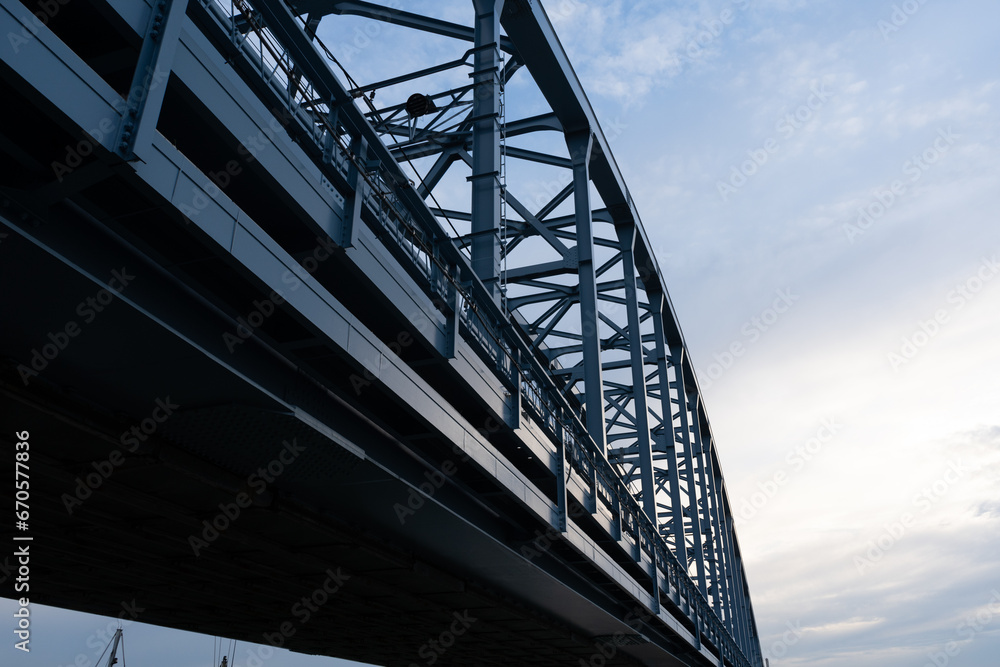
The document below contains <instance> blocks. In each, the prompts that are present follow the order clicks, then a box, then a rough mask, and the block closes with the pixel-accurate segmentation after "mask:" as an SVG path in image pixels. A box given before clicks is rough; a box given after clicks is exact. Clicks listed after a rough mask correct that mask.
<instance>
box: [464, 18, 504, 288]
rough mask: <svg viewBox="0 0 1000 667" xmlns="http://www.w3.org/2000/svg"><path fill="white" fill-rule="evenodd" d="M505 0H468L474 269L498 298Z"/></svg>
mask: <svg viewBox="0 0 1000 667" xmlns="http://www.w3.org/2000/svg"><path fill="white" fill-rule="evenodd" d="M503 2H504V0H472V4H473V6H474V7H475V10H476V26H475V31H476V49H475V50H476V54H475V61H474V71H473V72H472V78H473V81H474V89H473V102H472V121H473V125H472V176H471V177H470V179H469V180H470V181H471V182H472V270H473V271H474V272H475V274H476V275H477V276H478V277H479V279H480V280H481V281H482V282H483V285H485V286H486V289H487V290H488V291H489V292H490V294H491V295H492V296H493V298H494V299H499V297H500V283H499V280H500V196H501V193H500V76H501V72H500V11H501V9H502V8H503Z"/></svg>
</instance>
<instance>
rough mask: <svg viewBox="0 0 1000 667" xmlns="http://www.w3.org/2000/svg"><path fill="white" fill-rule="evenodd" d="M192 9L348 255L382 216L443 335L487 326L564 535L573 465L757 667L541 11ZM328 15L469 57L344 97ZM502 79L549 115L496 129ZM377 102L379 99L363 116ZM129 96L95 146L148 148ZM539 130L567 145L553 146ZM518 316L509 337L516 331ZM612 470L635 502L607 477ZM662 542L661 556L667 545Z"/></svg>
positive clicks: (636, 264) (715, 521)
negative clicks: (551, 446) (319, 169)
mask: <svg viewBox="0 0 1000 667" xmlns="http://www.w3.org/2000/svg"><path fill="white" fill-rule="evenodd" d="M187 5H188V3H187V2H182V1H180V0H174V2H163V3H159V4H157V5H156V7H157V9H155V10H154V12H153V14H154V16H152V17H151V19H150V25H151V26H153V25H154V21H159V23H156V25H160V23H162V24H163V25H164V26H165V29H164V32H165V33H167V32H168V31H171V30H176V23H177V17H178V16H181V15H183V13H184V10H185V7H186V6H187ZM191 5H192V7H193V6H195V5H197V6H200V7H201V8H202V9H203V10H206V11H207V12H208V13H210V14H212V15H214V16H216V17H217V18H219V19H220V20H221V21H222V25H226V21H228V26H229V39H230V40H231V43H232V45H231V49H232V51H233V53H234V55H235V54H239V55H240V56H246V55H247V54H248V53H252V54H255V55H258V56H259V61H258V60H254V59H245V60H244V59H241V58H236V57H234V59H233V66H234V67H240V68H244V70H245V71H246V72H249V74H248V76H250V75H256V76H258V77H259V81H260V88H259V89H258V90H257V91H256V92H257V94H258V95H260V96H261V99H269V100H270V101H271V102H272V103H273V104H274V105H275V108H283V109H285V110H286V111H287V113H288V114H289V115H290V117H291V118H292V119H293V122H287V123H285V129H286V130H288V131H289V133H290V134H291V135H292V136H293V138H294V139H295V140H296V141H297V142H298V143H299V145H300V146H301V147H302V148H303V149H304V151H305V152H306V153H307V154H309V155H310V156H313V157H315V158H316V159H317V161H318V162H322V163H325V164H327V165H331V170H330V171H329V172H328V173H330V174H331V180H334V181H336V185H337V186H338V189H341V190H343V191H349V192H353V193H354V194H352V195H351V197H350V201H346V202H345V209H346V210H348V211H351V212H352V215H350V216H348V220H347V222H346V224H345V225H344V227H345V228H344V229H343V230H339V231H338V234H337V238H336V239H335V240H336V241H337V242H338V243H339V244H341V245H343V246H350V245H351V244H352V239H353V232H352V229H351V225H352V224H359V223H360V222H361V221H362V218H363V216H368V217H369V218H371V217H372V216H373V215H374V218H375V219H374V220H369V221H368V222H369V223H370V224H373V225H375V226H379V228H380V229H381V231H382V233H383V234H384V235H385V238H386V239H387V243H388V242H390V241H391V242H394V244H395V245H394V252H396V253H397V255H398V256H399V257H402V258H405V259H406V260H407V261H408V262H409V263H410V265H411V266H414V267H416V268H415V273H416V274H419V278H420V280H421V281H422V283H423V284H424V285H425V286H426V288H427V290H428V292H429V293H431V294H433V295H435V296H434V298H435V302H436V304H437V305H438V307H439V309H440V310H441V312H442V313H443V314H444V315H445V316H446V318H447V320H448V322H449V323H450V331H449V336H451V337H452V339H455V338H456V337H457V336H459V335H460V331H461V332H463V334H464V335H466V336H470V337H474V336H476V335H479V337H480V339H481V343H482V348H483V349H484V352H483V353H482V354H484V356H489V357H491V358H492V360H493V361H494V362H495V364H496V371H497V372H498V373H499V374H500V375H501V376H503V377H504V379H505V381H507V382H509V383H510V384H511V385H512V386H514V387H515V388H517V389H518V391H515V394H516V395H518V396H519V398H520V400H522V401H524V402H525V405H524V407H525V412H526V413H528V414H529V415H531V416H532V417H534V418H536V419H538V420H539V421H541V422H543V424H544V425H546V426H548V427H550V431H549V432H550V433H551V434H558V437H555V436H554V440H555V441H556V443H557V449H558V451H559V461H558V465H557V469H558V470H559V471H560V472H559V484H558V487H559V495H560V498H561V501H560V509H561V511H562V512H563V519H562V525H563V527H564V528H565V525H566V522H565V512H566V509H567V508H566V506H567V502H566V493H567V489H566V483H567V480H568V479H570V478H571V477H573V476H574V475H575V476H576V477H578V478H580V479H582V481H583V486H584V487H586V488H589V490H590V496H589V506H590V509H591V511H592V512H595V513H597V512H598V511H599V506H600V505H602V504H603V505H604V506H605V507H610V508H611V509H612V510H613V512H612V513H613V515H614V517H613V518H614V521H615V522H616V528H617V531H618V532H619V533H620V534H624V535H626V536H627V539H631V540H632V541H633V542H634V545H635V547H636V552H637V553H638V554H639V558H637V560H641V553H642V552H645V553H647V554H649V555H650V556H651V557H652V561H653V565H654V567H653V572H654V575H653V576H654V579H655V580H657V583H656V588H657V589H659V588H660V582H659V577H660V574H659V569H662V570H663V571H664V572H671V567H672V565H671V563H672V562H673V561H672V559H673V558H675V557H676V560H677V561H679V563H680V568H681V570H682V571H683V576H685V577H687V576H690V578H691V580H693V585H692V586H690V587H689V586H688V585H687V584H685V582H684V581H680V580H676V579H673V578H672V577H670V576H668V577H667V579H668V580H669V581H671V582H672V583H669V584H668V585H667V590H668V592H670V593H671V594H672V597H673V599H674V600H675V602H678V601H683V605H684V606H685V607H698V606H699V605H700V604H701V603H699V598H698V595H697V593H694V594H692V592H693V591H694V589H695V588H696V589H697V590H698V591H700V594H701V596H703V598H701V599H703V600H704V604H706V605H710V606H711V609H712V610H713V612H714V614H715V615H716V616H717V617H718V619H720V620H721V621H722V622H723V623H724V624H725V627H726V629H727V630H728V633H729V634H730V635H731V636H732V637H733V638H735V642H736V644H737V645H738V647H739V653H740V655H737V654H736V653H734V651H732V650H731V649H730V648H728V647H727V646H726V644H725V637H723V636H720V635H719V634H718V633H715V632H714V631H713V630H712V628H711V627H710V625H709V624H706V623H705V622H704V619H703V617H702V616H701V615H700V614H701V612H700V611H694V612H692V616H693V618H694V619H696V620H695V627H696V629H697V631H698V636H699V637H700V636H701V633H703V632H704V633H705V636H706V637H712V641H713V642H714V643H716V645H718V646H719V655H720V664H722V663H724V662H725V661H726V659H728V660H729V661H730V663H731V664H747V663H748V662H750V663H752V664H760V662H761V661H760V652H759V646H758V639H757V633H756V628H755V623H754V619H753V612H752V607H751V606H750V602H749V591H748V587H747V584H746V581H745V574H744V572H743V566H742V559H741V556H740V551H739V546H738V542H737V540H736V536H735V531H734V529H733V515H732V511H731V508H730V506H729V502H728V498H727V495H726V490H725V484H724V481H723V478H722V474H721V471H720V467H719V464H718V457H717V453H716V449H715V446H714V439H713V437H712V434H711V430H710V428H709V424H708V419H707V416H706V414H705V411H704V406H703V404H702V401H701V397H700V391H699V389H698V386H697V382H696V379H695V377H694V372H693V366H692V365H691V363H690V361H689V360H688V359H687V355H686V348H685V345H684V340H683V336H682V335H681V332H680V328H679V326H678V324H677V319H676V316H675V314H674V311H673V308H672V306H671V304H670V301H669V297H668V296H667V293H666V289H665V287H664V284H663V281H662V278H661V274H660V272H659V269H658V266H657V261H656V258H655V256H654V254H653V252H652V247H651V246H650V243H649V240H648V238H647V236H646V234H645V232H644V230H643V228H642V225H641V223H640V221H639V216H638V214H637V212H636V210H635V207H634V205H633V203H632V201H631V197H630V196H629V193H628V190H627V188H626V186H625V184H624V181H623V179H622V177H621V174H620V173H619V171H618V168H617V165H616V164H615V162H614V159H613V157H612V155H611V152H610V147H609V143H608V140H607V138H606V137H605V136H604V134H603V132H602V130H601V128H600V125H599V123H598V122H597V119H596V116H595V114H594V112H593V109H592V108H591V107H590V105H589V103H588V102H587V99H586V96H585V95H584V93H583V89H582V86H581V84H580V82H579V81H578V80H577V78H576V76H575V74H574V73H573V71H572V68H571V67H570V65H569V62H568V59H567V57H566V54H565V53H564V52H563V50H562V47H561V46H560V45H559V42H558V40H557V39H556V37H555V33H554V30H553V28H552V25H551V23H550V22H549V20H548V18H547V17H546V15H545V13H544V10H543V9H542V8H541V6H540V5H539V4H538V3H537V2H535V3H532V2H524V1H519V0H508V1H507V2H506V3H504V2H503V1H502V0H499V1H498V0H476V1H475V2H474V11H473V12H470V19H471V22H472V23H474V26H475V27H473V28H467V27H464V26H461V25H455V24H451V23H447V22H444V21H441V20H438V19H432V18H428V17H420V16H418V15H415V14H412V13H407V12H401V11H398V10H394V9H390V8H385V7H379V6H377V5H373V4H371V3H364V2H336V1H334V2H326V1H324V2H319V1H318V0H314V1H307V0H302V1H300V2H295V3H292V7H293V9H294V12H293V13H289V12H288V11H287V10H286V9H285V7H284V6H283V5H281V4H279V3H275V2H268V1H263V0H262V1H259V2H250V1H247V0H233V1H232V2H223V1H222V0H216V1H213V0H204V1H202V0H192V2H191ZM328 14H354V15H357V16H362V17H366V18H368V19H374V20H380V21H385V22H388V23H392V24H395V25H399V26H402V27H405V28H410V29H415V30H422V31H426V32H429V33H432V34H435V35H438V36H442V37H447V38H454V39H457V40H464V41H471V42H472V43H473V48H472V49H469V50H466V51H465V52H464V53H456V54H455V55H456V56H457V57H456V58H454V59H452V60H448V61H446V62H444V63H436V64H433V65H429V66H424V67H420V68H418V69H417V70H415V71H410V72H405V71H404V72H400V73H396V74H394V75H392V76H389V77H385V78H380V79H379V80H378V81H375V82H372V83H363V84H360V85H359V84H358V83H357V82H355V81H353V79H351V78H350V76H349V75H347V74H346V72H345V73H344V75H345V76H346V77H347V80H348V82H349V84H350V89H349V90H348V89H346V88H345V87H343V86H341V85H340V84H339V83H338V82H337V81H336V79H335V78H333V76H331V69H330V66H331V62H330V61H335V57H334V56H333V54H331V53H330V52H329V50H327V49H324V48H317V45H318V43H317V42H316V41H315V40H314V38H315V37H316V36H317V35H319V36H322V34H323V30H322V28H323V25H322V23H321V20H322V19H323V17H324V16H326V15H328ZM296 16H297V17H298V19H296V18H295V17H296ZM501 27H502V28H503V29H504V30H506V32H507V35H506V36H504V35H501V34H500V29H501ZM147 33H152V28H148V29H147ZM173 39H174V38H171V39H166V38H164V39H163V40H162V43H163V44H164V46H163V47H160V46H159V45H158V43H159V42H160V40H156V39H154V40H149V39H147V41H146V42H145V46H144V48H143V51H142V53H141V55H140V64H144V66H143V67H141V68H137V75H136V79H135V81H134V83H133V89H136V90H144V91H146V92H148V93H152V92H154V91H155V90H156V86H155V85H153V82H152V81H151V79H150V77H152V75H153V74H154V73H155V72H157V71H158V69H159V66H160V65H161V64H164V66H165V67H168V68H169V60H170V57H171V53H170V47H171V45H172V44H173V41H172V40H173ZM503 54H506V56H505V57H503V58H502V57H501V56H502V55H503ZM324 56H326V59H324ZM469 67H471V68H472V70H471V72H467V73H468V74H469V76H470V78H471V79H472V82H471V83H469V84H460V85H456V84H455V83H454V81H453V80H448V79H442V81H443V82H444V83H443V84H442V85H440V86H438V85H437V79H435V77H446V76H447V75H448V74H449V73H453V72H454V71H456V70H459V71H461V70H463V69H465V68H469ZM251 70H252V71H251ZM515 76H521V77H522V78H529V79H530V81H529V83H530V89H531V90H532V91H533V94H534V95H535V96H536V97H537V98H539V99H540V100H542V101H544V103H545V104H546V105H547V106H548V109H547V110H545V111H544V112H543V113H540V114H539V113H537V111H536V112H534V113H531V114H524V117H522V118H509V117H508V114H509V109H510V106H511V104H510V99H509V96H510V95H511V91H510V89H511V88H512V85H511V82H512V81H513V80H514V77H515ZM418 81H419V82H420V85H421V86H424V88H423V91H424V92H425V93H426V97H427V98H428V99H429V100H430V101H432V102H434V104H433V105H431V106H433V107H435V110H434V111H433V112H432V113H428V114H417V113H413V112H412V111H411V110H409V109H408V105H407V104H406V96H405V95H401V94H400V92H399V91H400V86H407V85H411V84H414V85H415V82H418ZM428 87H429V88H430V89H429V90H428ZM375 92H380V93H384V94H383V98H384V97H385V96H387V95H388V96H389V97H390V102H391V103H390V104H389V105H386V106H383V107H375V106H374V105H373V104H372V102H371V97H372V96H373V94H374V93H375ZM393 96H395V97H396V98H398V99H395V100H394V99H392V98H393ZM359 98H361V99H362V101H364V102H366V103H367V112H366V114H365V117H364V118H363V119H359V117H358V115H357V114H356V113H353V110H354V100H357V99H359ZM138 99H139V100H140V101H139V102H138V103H137V104H136V105H135V106H134V107H132V108H129V109H127V112H126V113H125V114H124V116H123V122H122V125H121V128H120V130H119V133H118V137H117V140H116V143H115V144H114V145H111V146H107V148H109V149H110V150H114V151H116V152H118V153H119V155H121V156H123V157H126V158H130V157H132V156H133V155H134V154H135V153H136V152H139V151H141V150H142V149H143V148H144V147H145V146H146V145H147V144H149V143H150V141H151V140H150V137H151V136H152V134H153V132H154V130H155V117H156V113H155V111H156V107H157V105H158V104H159V103H160V102H161V101H162V91H161V92H160V93H159V94H156V95H145V96H142V97H140V98H138ZM438 104H440V106H439V107H438V106H437V105H438ZM287 120H288V119H287V118H286V121H287ZM551 133H555V134H556V135H562V136H561V137H559V140H558V141H557V142H555V144H553V142H552V141H550V140H548V139H547V137H551ZM513 142H517V143H518V145H516V146H515V145H508V144H511V143H513ZM522 142H524V143H522ZM508 160H510V161H511V162H510V163H508ZM512 164H513V165H517V166H516V168H514V169H513V170H512V169H511V165H512ZM402 165H405V166H406V168H404V166H402ZM531 168H548V169H554V170H563V171H568V172H569V175H568V178H563V177H559V178H556V179H554V181H553V182H554V183H556V186H555V187H552V188H549V189H548V190H547V192H546V193H545V196H544V197H541V198H539V197H537V196H536V197H529V196H525V197H523V198H518V197H517V194H516V188H512V187H511V185H510V182H513V181H515V180H516V178H515V176H516V174H517V173H518V172H522V171H523V172H524V173H525V174H534V173H537V172H531V171H530V169H531ZM459 169H465V170H467V172H470V173H471V176H470V177H469V178H468V181H469V183H470V185H469V186H467V187H468V188H469V190H468V191H467V193H466V195H467V196H466V197H465V198H464V203H465V204H467V205H465V206H463V205H462V204H463V202H462V199H463V198H462V197H461V196H458V197H456V195H455V192H454V188H453V183H450V182H449V181H448V177H449V172H454V171H457V170H459ZM530 177H531V176H529V178H530ZM414 181H419V185H418V184H417V183H416V182H414ZM408 182H409V183H408ZM411 184H412V185H413V187H410V185H411ZM341 186H342V187H341ZM449 188H451V190H449ZM438 196H440V199H442V200H445V201H446V202H447V204H448V205H447V206H445V205H442V204H441V203H440V202H439V200H438ZM372 211H374V212H375V213H374V214H373V213H371V212H372ZM434 216H437V219H435V217H434ZM456 224H457V225H458V226H460V227H461V226H464V228H465V229H463V230H462V231H461V232H460V231H459V230H458V229H456V228H455V226H456ZM463 232H464V233H463ZM498 297H499V298H498ZM500 306H503V307H504V308H505V309H506V310H500ZM509 324H514V325H515V327H514V328H516V329H517V330H519V333H517V334H509V333H508V332H507V327H508V325H509ZM501 332H503V333H502V335H501ZM505 336H506V337H505ZM510 336H514V338H511V337H510ZM522 340H523V341H524V346H523V347H522V346H521V341H522ZM539 369H541V370H539ZM532 373H534V375H532ZM554 392H558V393H560V394H561V396H553V395H552V394H553V393H554ZM565 408H568V410H569V412H568V413H567V412H566V411H565ZM581 435H582V437H583V438H585V439H586V440H587V441H588V442H584V443H581V442H580V440H579V437H580V436H581ZM602 459H603V461H602ZM609 462H610V463H611V464H612V465H613V466H614V470H615V471H616V472H617V474H618V475H619V476H620V478H621V480H622V481H623V482H624V484H625V488H626V489H627V490H628V491H629V492H630V495H629V496H625V495H622V494H621V493H620V491H619V488H618V486H617V485H616V482H617V480H611V479H609V477H608V471H609V470H610V469H611V467H610V466H609V465H608V463H609ZM637 502H638V503H639V504H640V505H641V510H639V511H636V510H638V507H639V505H637V504H636V503H637ZM640 512H641V513H644V518H645V520H644V519H643V517H640V516H639V514H640ZM646 522H648V523H649V525H651V526H652V533H650V532H647V531H646V529H645V526H646ZM620 536H621V535H616V537H620ZM659 538H662V539H663V540H664V542H663V543H664V544H665V545H666V547H667V549H668V550H669V552H670V553H669V554H667V553H661V550H660V542H659ZM689 583H690V582H689ZM689 588H690V590H689ZM658 604H659V590H657V593H656V595H655V597H654V605H655V606H657V607H658Z"/></svg>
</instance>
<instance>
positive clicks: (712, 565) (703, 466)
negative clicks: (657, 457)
mask: <svg viewBox="0 0 1000 667" xmlns="http://www.w3.org/2000/svg"><path fill="white" fill-rule="evenodd" d="M688 404H689V405H690V406H691V420H692V427H693V430H694V452H693V455H694V457H695V460H696V461H697V462H698V467H699V470H698V490H699V492H700V493H701V505H702V507H701V514H700V516H699V517H698V520H699V521H700V522H701V525H702V529H703V530H704V529H705V528H706V526H707V529H708V533H707V534H706V533H704V532H703V533H702V537H703V538H704V542H703V543H702V544H703V550H704V553H705V562H706V576H707V581H706V585H708V586H709V587H710V588H712V589H714V591H715V592H714V593H713V594H712V599H713V602H714V606H715V613H716V615H719V576H718V568H717V562H716V556H715V547H714V545H713V536H714V535H717V533H714V532H713V531H712V528H713V522H712V502H713V500H712V496H711V495H709V493H708V480H707V479H706V477H708V474H709V473H708V454H707V452H706V451H705V441H704V434H703V433H702V430H701V424H702V419H701V404H700V401H699V400H698V394H697V393H689V394H688ZM693 473H694V471H693V470H692V474H693Z"/></svg>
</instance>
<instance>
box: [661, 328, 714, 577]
mask: <svg viewBox="0 0 1000 667" xmlns="http://www.w3.org/2000/svg"><path fill="white" fill-rule="evenodd" d="M670 358H671V360H673V362H674V371H675V376H676V378H677V380H676V382H677V407H678V412H679V414H678V417H679V419H680V431H681V439H682V441H683V442H682V444H683V445H684V454H683V456H684V466H685V467H686V468H687V473H688V480H687V481H688V485H687V495H688V507H689V510H688V511H689V512H690V513H691V539H692V541H693V543H694V545H693V546H694V566H695V574H696V576H697V578H698V579H697V584H698V588H699V589H700V590H701V594H702V595H705V596H706V597H707V595H708V589H707V588H706V586H705V550H704V548H703V546H702V539H701V514H700V512H699V511H698V482H697V480H695V470H694V459H693V457H692V455H691V449H692V446H691V444H692V437H691V426H690V422H689V421H688V420H689V417H688V396H687V391H686V390H685V387H684V348H683V347H681V346H680V345H671V346H670ZM685 551H686V547H685ZM686 556H687V554H685V558H686ZM687 562H688V561H687V560H685V566H687Z"/></svg>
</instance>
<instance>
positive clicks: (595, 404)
mask: <svg viewBox="0 0 1000 667" xmlns="http://www.w3.org/2000/svg"><path fill="white" fill-rule="evenodd" d="M566 144H567V146H568V147H569V155H570V158H571V159H572V160H573V204H574V209H575V213H576V250H577V257H578V258H579V269H578V270H579V277H580V333H581V336H582V341H583V383H584V387H585V389H586V401H585V406H586V410H587V422H586V423H587V430H588V431H589V432H590V437H591V438H593V439H594V443H595V444H596V445H597V447H598V449H600V451H601V453H602V454H605V455H607V453H608V439H607V433H606V431H605V426H604V381H603V379H602V372H601V334H600V328H599V326H598V317H597V269H596V267H595V266H594V220H593V216H592V213H591V210H590V155H591V151H592V149H593V147H594V135H593V133H591V132H590V130H586V131H583V132H576V133H573V134H567V135H566Z"/></svg>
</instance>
